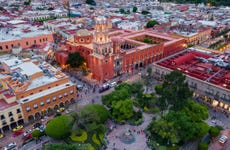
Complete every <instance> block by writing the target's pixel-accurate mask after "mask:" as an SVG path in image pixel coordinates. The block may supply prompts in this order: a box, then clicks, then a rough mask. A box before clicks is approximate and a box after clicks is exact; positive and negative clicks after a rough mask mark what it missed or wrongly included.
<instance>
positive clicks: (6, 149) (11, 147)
mask: <svg viewBox="0 0 230 150" xmlns="http://www.w3.org/2000/svg"><path fill="white" fill-rule="evenodd" d="M16 146H17V144H16V142H13V143H10V144H8V145H7V146H6V147H4V150H12V149H13V148H15V147H16Z"/></svg>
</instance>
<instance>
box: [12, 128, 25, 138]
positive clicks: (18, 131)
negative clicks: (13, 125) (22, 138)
mask: <svg viewBox="0 0 230 150" xmlns="http://www.w3.org/2000/svg"><path fill="white" fill-rule="evenodd" d="M22 133H23V130H17V131H15V132H14V133H13V135H12V136H13V137H17V136H19V135H21V134H22Z"/></svg>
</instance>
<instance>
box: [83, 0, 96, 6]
mask: <svg viewBox="0 0 230 150" xmlns="http://www.w3.org/2000/svg"><path fill="white" fill-rule="evenodd" d="M85 3H86V4H89V5H94V4H95V1H94V0H86V1H85Z"/></svg>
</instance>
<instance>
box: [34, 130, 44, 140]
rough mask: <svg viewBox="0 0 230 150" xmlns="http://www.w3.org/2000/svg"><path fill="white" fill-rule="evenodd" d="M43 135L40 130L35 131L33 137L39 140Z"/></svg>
mask: <svg viewBox="0 0 230 150" xmlns="http://www.w3.org/2000/svg"><path fill="white" fill-rule="evenodd" d="M42 135H43V133H42V132H41V131H40V130H37V129H36V130H33V132H32V137H33V138H34V139H35V140H37V139H38V138H39V137H41V136H42Z"/></svg>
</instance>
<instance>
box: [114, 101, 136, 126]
mask: <svg viewBox="0 0 230 150" xmlns="http://www.w3.org/2000/svg"><path fill="white" fill-rule="evenodd" d="M111 109H112V117H113V119H114V120H116V121H117V122H118V123H122V122H125V121H126V120H127V119H130V118H131V117H132V116H133V115H134V109H133V100H125V101H117V102H113V103H112V108H111Z"/></svg>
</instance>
